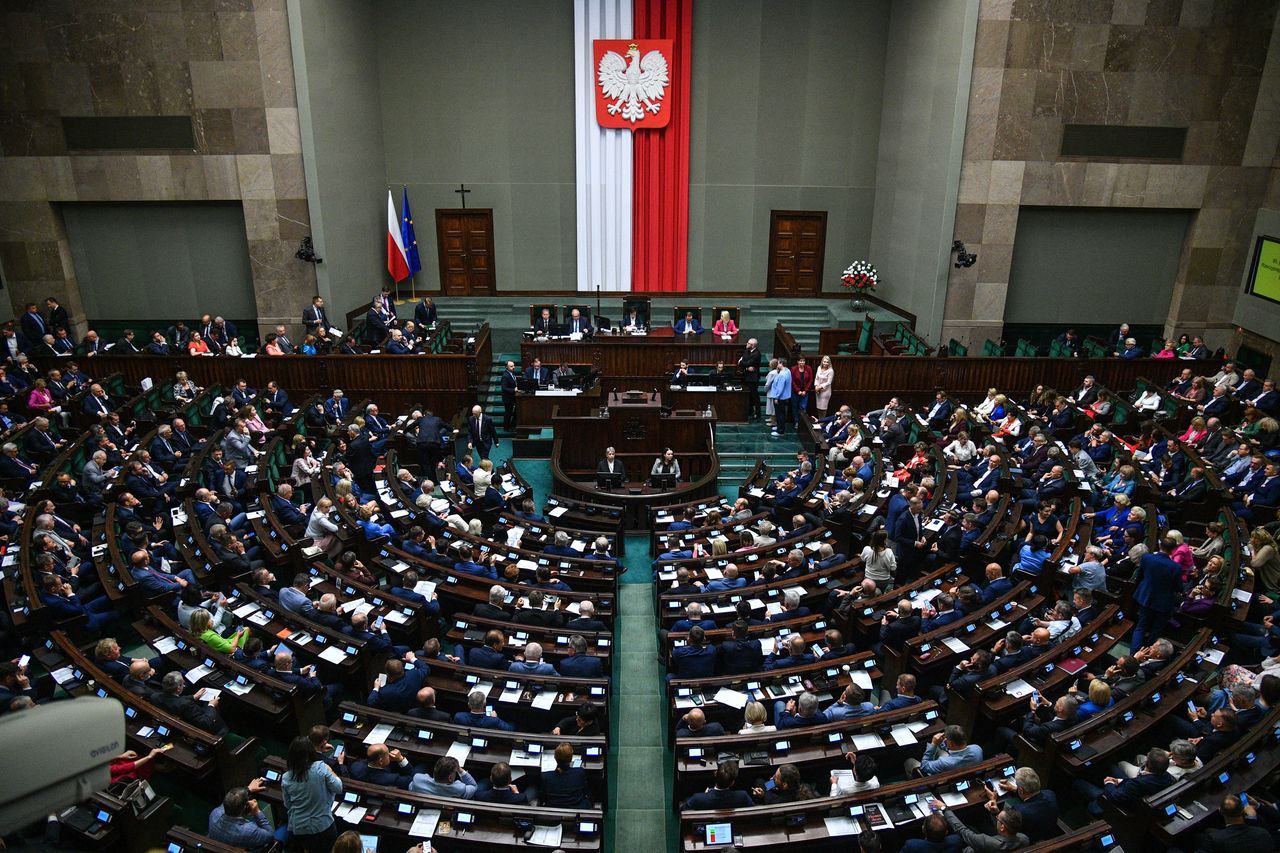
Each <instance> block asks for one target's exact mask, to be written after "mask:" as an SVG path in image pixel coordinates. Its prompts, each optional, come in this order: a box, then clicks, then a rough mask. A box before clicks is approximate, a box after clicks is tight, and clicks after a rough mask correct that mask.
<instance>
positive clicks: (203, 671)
mask: <svg viewBox="0 0 1280 853" xmlns="http://www.w3.org/2000/svg"><path fill="white" fill-rule="evenodd" d="M211 672H213V667H209V666H205V665H203V664H201V665H200V666H197V667H196V668H195V669H192V670H188V672H187V673H186V676H187V681H190V682H191V683H192V684H198V683H199V682H200V679H202V678H204V677H205V676H206V675H208V674H209V673H211Z"/></svg>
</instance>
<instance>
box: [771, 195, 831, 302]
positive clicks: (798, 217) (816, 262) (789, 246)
mask: <svg viewBox="0 0 1280 853" xmlns="http://www.w3.org/2000/svg"><path fill="white" fill-rule="evenodd" d="M826 244H827V212H826V211H825V210H775V211H773V213H772V214H771V215H770V218H769V285H768V292H769V295H770V296H812V295H815V294H818V293H820V292H821V291H822V258H823V254H824V252H825V251H826Z"/></svg>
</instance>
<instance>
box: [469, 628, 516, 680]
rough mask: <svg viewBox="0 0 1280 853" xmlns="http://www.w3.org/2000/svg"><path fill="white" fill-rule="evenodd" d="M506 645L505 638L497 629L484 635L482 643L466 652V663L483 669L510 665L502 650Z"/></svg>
mask: <svg viewBox="0 0 1280 853" xmlns="http://www.w3.org/2000/svg"><path fill="white" fill-rule="evenodd" d="M506 646H507V638H506V636H505V635H503V633H502V632H501V631H499V630H497V629H494V630H492V631H489V632H488V633H486V634H485V635H484V645H482V646H478V647H477V648H474V649H471V650H470V651H468V652H467V665H468V666H478V667H481V668H483V669H502V670H505V669H506V668H507V667H508V666H510V665H511V661H510V660H508V659H507V654H506V652H505V651H503V650H504V649H505V648H506Z"/></svg>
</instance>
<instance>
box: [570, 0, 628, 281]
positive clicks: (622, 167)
mask: <svg viewBox="0 0 1280 853" xmlns="http://www.w3.org/2000/svg"><path fill="white" fill-rule="evenodd" d="M632 15H633V13H632V0H574V5H573V25H574V63H573V64H574V138H575V141H576V145H577V158H576V159H577V164H576V165H577V238H578V290H583V291H593V290H595V289H596V286H597V285H598V286H599V287H600V289H601V290H606V291H619V290H630V289H631V211H632V201H631V178H632V157H631V150H632V139H631V137H632V134H631V133H628V132H626V131H620V130H614V129H610V128H608V127H605V126H603V125H602V124H601V123H600V122H599V121H598V119H597V102H598V100H599V98H600V97H601V86H600V83H599V65H600V60H599V57H597V56H596V55H595V51H594V48H595V43H596V41H597V40H599V39H628V38H630V36H631V27H632V24H633V18H632Z"/></svg>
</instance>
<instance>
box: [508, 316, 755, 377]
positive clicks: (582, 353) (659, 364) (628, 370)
mask: <svg viewBox="0 0 1280 853" xmlns="http://www.w3.org/2000/svg"><path fill="white" fill-rule="evenodd" d="M744 344H745V342H742V343H740V342H738V341H722V340H721V339H720V338H719V337H716V336H715V335H712V334H711V333H710V332H704V333H703V334H701V335H677V334H676V333H675V329H674V328H672V327H671V326H660V327H658V328H655V329H650V330H649V334H647V335H606V334H597V335H596V336H595V337H593V338H592V339H591V340H589V341H569V340H554V341H553V340H541V341H539V340H534V339H532V338H529V339H526V340H524V341H522V342H521V344H520V358H521V360H522V361H523V362H524V363H525V364H532V363H533V360H534V359H535V358H537V359H541V360H542V363H543V364H544V365H551V364H560V363H561V362H567V363H569V364H590V365H591V366H592V367H594V368H596V369H597V370H599V371H600V372H601V373H603V374H604V375H605V376H607V377H615V376H663V375H666V376H669V375H670V374H671V373H672V372H673V371H674V369H675V367H676V365H678V364H679V363H680V362H681V361H690V362H698V363H700V364H715V363H716V362H718V361H723V362H724V363H725V364H726V365H732V364H736V363H737V361H738V356H740V355H741V354H742V348H743V346H744Z"/></svg>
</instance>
